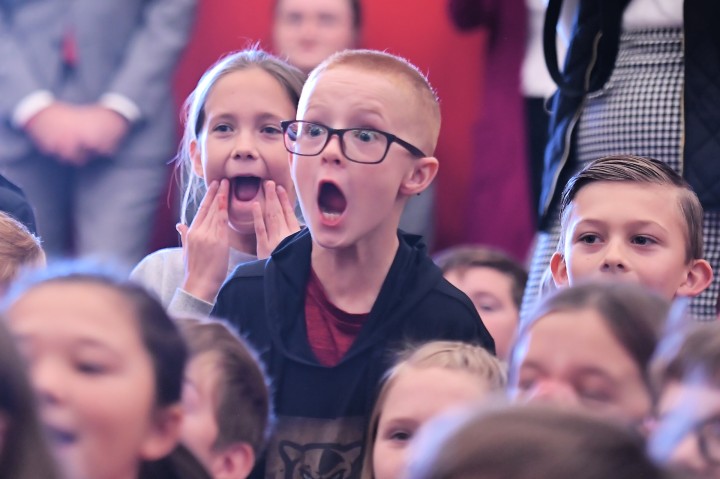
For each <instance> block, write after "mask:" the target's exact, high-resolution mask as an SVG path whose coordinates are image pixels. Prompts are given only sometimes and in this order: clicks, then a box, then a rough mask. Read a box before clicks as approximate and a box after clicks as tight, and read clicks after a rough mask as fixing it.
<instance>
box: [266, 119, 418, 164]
mask: <svg viewBox="0 0 720 479" xmlns="http://www.w3.org/2000/svg"><path fill="white" fill-rule="evenodd" d="M293 123H307V124H310V125H315V126H319V127H320V128H324V129H325V130H327V132H328V133H327V138H325V144H324V145H323V146H322V148H320V150H319V151H318V152H317V153H313V154H312V155H309V154H306V153H297V152H295V151H292V150H291V149H290V148H288V146H287V143H285V138H287V131H288V129H289V128H290V125H292V124H293ZM280 127H281V128H282V132H283V146H285V149H286V150H287V151H288V153H292V154H293V155H299V156H317V155H319V154H320V153H322V152H323V151H325V148H327V145H328V143H330V139H332V137H333V135H337V137H338V140H339V141H340V150H341V151H342V153H343V155H345V158H347V159H348V160H349V161H352V162H353V163H360V164H363V165H377V164H378V163H382V162H383V161H384V160H385V157H386V156H387V154H388V151H390V146H391V145H392V144H393V143H397V144H398V145H400V146H402V147H403V148H405V149H406V150H407V151H408V152H410V154H412V155H413V156H415V157H416V158H425V157H426V156H427V155H426V154H425V153H423V151H422V150H421V149H420V148H418V147H417V146H415V145H413V144H412V143H409V142H407V141H405V140H403V139H402V138H400V137H398V136H395V135H393V134H392V133H388V132H387V131H383V130H378V129H377V128H331V127H329V126H327V125H323V124H322V123H316V122H314V121H306V120H283V121H281V122H280ZM358 130H359V131H372V132H375V133H379V134H381V135H383V136H384V137H385V138H386V139H387V145H386V146H385V152H384V153H383V155H382V156H381V157H380V159H379V160H377V161H357V160H353V159H352V158H350V157H349V156H348V155H347V153H345V138H344V135H345V133H347V132H348V131H358Z"/></svg>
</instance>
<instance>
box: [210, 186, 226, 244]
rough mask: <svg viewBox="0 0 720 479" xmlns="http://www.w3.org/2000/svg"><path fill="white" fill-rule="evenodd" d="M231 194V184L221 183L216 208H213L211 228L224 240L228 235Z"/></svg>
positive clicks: (216, 196)
mask: <svg viewBox="0 0 720 479" xmlns="http://www.w3.org/2000/svg"><path fill="white" fill-rule="evenodd" d="M229 194H230V182H229V181H228V180H225V179H223V180H222V181H221V182H220V188H219V189H218V192H217V195H215V198H216V199H215V202H216V207H215V208H213V212H212V226H211V227H212V228H213V229H214V231H215V232H216V234H217V235H218V237H220V238H223V237H224V236H225V235H226V234H227V223H228V195H229Z"/></svg>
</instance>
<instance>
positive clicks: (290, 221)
mask: <svg viewBox="0 0 720 479" xmlns="http://www.w3.org/2000/svg"><path fill="white" fill-rule="evenodd" d="M277 196H278V199H279V200H280V206H281V207H282V211H283V215H284V216H285V224H287V226H288V229H289V230H290V231H291V232H293V233H294V232H296V231H298V230H299V229H300V223H298V220H297V217H296V216H295V208H294V207H293V205H292V204H291V203H290V196H289V195H288V193H287V190H286V189H285V188H283V186H282V185H278V186H277Z"/></svg>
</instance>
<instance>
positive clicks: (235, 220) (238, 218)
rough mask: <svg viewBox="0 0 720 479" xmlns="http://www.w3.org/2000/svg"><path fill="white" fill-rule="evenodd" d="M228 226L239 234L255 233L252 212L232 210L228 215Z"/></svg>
mask: <svg viewBox="0 0 720 479" xmlns="http://www.w3.org/2000/svg"><path fill="white" fill-rule="evenodd" d="M229 220H230V228H232V229H233V231H235V232H237V233H240V234H244V235H246V234H255V226H254V223H253V216H252V212H247V213H246V212H232V213H231V214H230V217H229Z"/></svg>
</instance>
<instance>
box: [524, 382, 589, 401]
mask: <svg viewBox="0 0 720 479" xmlns="http://www.w3.org/2000/svg"><path fill="white" fill-rule="evenodd" d="M527 399H528V401H529V402H536V403H547V404H560V405H566V406H577V405H578V404H579V402H580V401H579V400H578V396H577V393H576V392H575V389H573V387H572V386H570V385H569V384H567V383H565V382H563V381H556V380H543V381H540V382H538V383H537V384H536V385H535V387H534V388H533V389H532V391H531V392H530V393H529V394H528V395H527Z"/></svg>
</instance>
